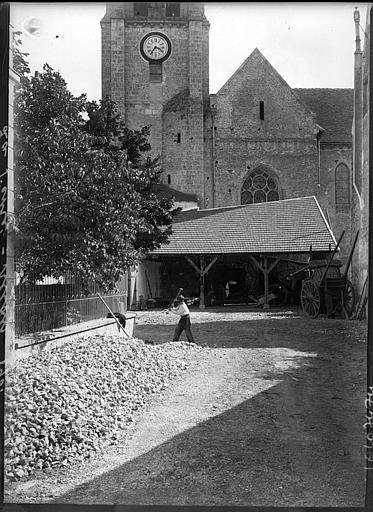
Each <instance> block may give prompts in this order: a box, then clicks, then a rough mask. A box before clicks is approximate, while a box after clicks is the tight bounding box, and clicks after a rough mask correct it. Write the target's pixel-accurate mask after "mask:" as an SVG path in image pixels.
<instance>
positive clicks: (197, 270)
mask: <svg viewBox="0 0 373 512" xmlns="http://www.w3.org/2000/svg"><path fill="white" fill-rule="evenodd" d="M185 259H186V260H187V261H189V263H190V264H191V265H192V267H193V268H194V270H195V271H196V272H197V274H199V268H198V266H197V265H196V264H195V263H194V261H193V260H192V258H189V256H185Z"/></svg>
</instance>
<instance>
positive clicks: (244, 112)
mask: <svg viewBox="0 0 373 512" xmlns="http://www.w3.org/2000/svg"><path fill="white" fill-rule="evenodd" d="M260 102H263V114H264V115H262V116H261V115H260ZM216 106H217V112H216V120H215V125H216V131H215V138H216V152H215V153H216V154H215V164H216V206H225V205H229V204H240V202H241V187H242V183H243V181H244V179H245V177H246V176H247V175H248V173H250V172H252V171H253V170H254V169H255V168H256V167H257V166H259V165H260V164H264V165H266V166H268V168H270V169H271V171H272V172H273V173H274V174H275V175H276V177H277V178H278V180H279V184H280V199H288V198H292V197H298V196H308V195H316V194H317V181H318V149H317V139H316V134H317V132H318V128H317V126H316V124H315V121H314V116H313V114H312V113H311V112H310V111H309V109H308V108H307V107H306V106H305V105H304V104H303V103H302V102H301V101H300V100H299V99H298V97H297V96H296V95H295V94H294V93H293V91H292V90H291V88H290V87H289V86H288V85H287V84H286V83H285V82H284V80H283V79H282V78H281V77H280V76H279V75H278V73H277V72H276V71H275V70H274V69H273V67H272V66H271V65H270V64H269V62H268V61H267V60H266V59H265V58H264V57H263V55H262V54H261V53H260V52H259V51H258V50H255V51H254V52H253V53H252V54H251V55H250V57H249V58H248V59H247V60H246V61H245V62H244V63H243V64H242V66H241V67H240V68H239V70H238V71H237V72H236V73H235V74H234V75H233V76H232V77H231V78H230V79H229V80H228V82H227V83H226V84H225V85H224V86H223V87H222V89H221V90H220V91H219V92H218V93H217V95H216ZM261 117H262V118H261Z"/></svg>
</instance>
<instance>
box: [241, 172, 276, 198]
mask: <svg viewBox="0 0 373 512" xmlns="http://www.w3.org/2000/svg"><path fill="white" fill-rule="evenodd" d="M279 199H280V194H279V188H278V181H277V179H276V178H275V177H274V176H273V175H272V174H271V173H269V172H267V171H266V170H264V169H261V168H259V169H257V170H255V171H253V172H252V173H251V174H249V176H247V178H246V179H245V181H244V182H243V185H242V189H241V204H253V203H266V202H267V201H278V200H279Z"/></svg>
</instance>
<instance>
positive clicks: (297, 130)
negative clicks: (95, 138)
mask: <svg viewBox="0 0 373 512" xmlns="http://www.w3.org/2000/svg"><path fill="white" fill-rule="evenodd" d="M101 29H102V95H103V97H105V96H107V95H108V96H110V97H111V98H112V99H113V100H114V101H115V102H116V104H117V106H118V108H119V110H120V111H121V114H122V116H123V118H124V120H125V122H126V124H127V126H128V127H129V128H132V129H138V128H141V127H143V126H145V125H151V138H150V143H151V146H152V153H153V154H154V155H155V154H160V155H161V165H162V169H163V173H162V181H163V189H164V190H168V194H170V193H171V194H174V197H175V201H176V203H177V202H178V201H179V202H182V203H183V204H184V207H185V208H187V207H188V208H190V207H193V206H194V207H198V208H199V209H211V208H220V207H225V206H231V205H240V204H250V203H262V202H267V201H278V200H283V199H292V198H298V197H306V196H315V197H316V198H317V200H318V202H319V204H320V206H321V208H322V211H323V214H324V215H325V218H326V219H327V222H328V224H329V225H330V227H331V229H332V231H333V233H334V235H335V238H336V239H338V237H339V236H340V234H341V232H342V231H343V230H345V237H344V242H343V243H342V245H341V255H340V257H341V259H342V260H343V258H346V255H348V253H349V250H350V246H351V238H353V235H354V233H353V231H354V228H353V226H351V202H352V191H353V188H352V164H353V150H352V147H353V140H352V124H353V116H354V90H353V89H294V88H292V87H291V86H290V85H289V84H287V83H286V82H285V80H284V79H283V78H282V77H281V76H280V74H279V73H278V72H277V71H276V70H275V69H274V67H273V66H272V65H271V63H270V62H269V61H268V60H267V59H266V57H265V56H264V55H263V54H262V53H261V52H260V50H259V49H257V48H256V49H254V50H253V51H252V53H251V54H250V55H249V56H248V57H247V59H246V60H245V61H244V62H243V63H242V65H241V66H240V67H239V68H238V69H237V71H236V72H235V73H234V74H233V75H232V76H231V77H230V78H229V80H228V81H227V82H226V83H225V84H224V85H223V86H222V87H221V89H220V90H219V91H217V92H216V93H215V94H210V90H209V22H208V20H207V19H206V16H205V12H204V5H203V3H162V2H139V3H137V2H122V3H119V2H118V3H117V2H115V3H114V2H113V3H108V4H107V8H106V14H105V16H104V18H103V19H102V21H101Z"/></svg>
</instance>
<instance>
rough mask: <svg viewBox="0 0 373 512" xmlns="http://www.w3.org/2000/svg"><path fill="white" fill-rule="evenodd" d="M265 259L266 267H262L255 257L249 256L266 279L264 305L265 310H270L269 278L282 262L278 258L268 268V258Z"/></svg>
mask: <svg viewBox="0 0 373 512" xmlns="http://www.w3.org/2000/svg"><path fill="white" fill-rule="evenodd" d="M263 257H264V267H262V265H261V264H260V263H259V261H258V260H257V259H256V258H255V257H254V256H251V255H250V254H249V258H250V260H251V261H252V262H253V263H254V265H255V266H256V267H257V268H258V269H259V270H260V271H261V272H262V274H263V277H264V304H263V309H269V302H268V289H269V286H268V276H269V274H270V272H272V270H273V269H274V268H275V266H276V265H277V264H278V262H279V261H281V258H276V259H275V261H273V262H272V263H271V264H270V265H269V266H268V257H267V256H263Z"/></svg>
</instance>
